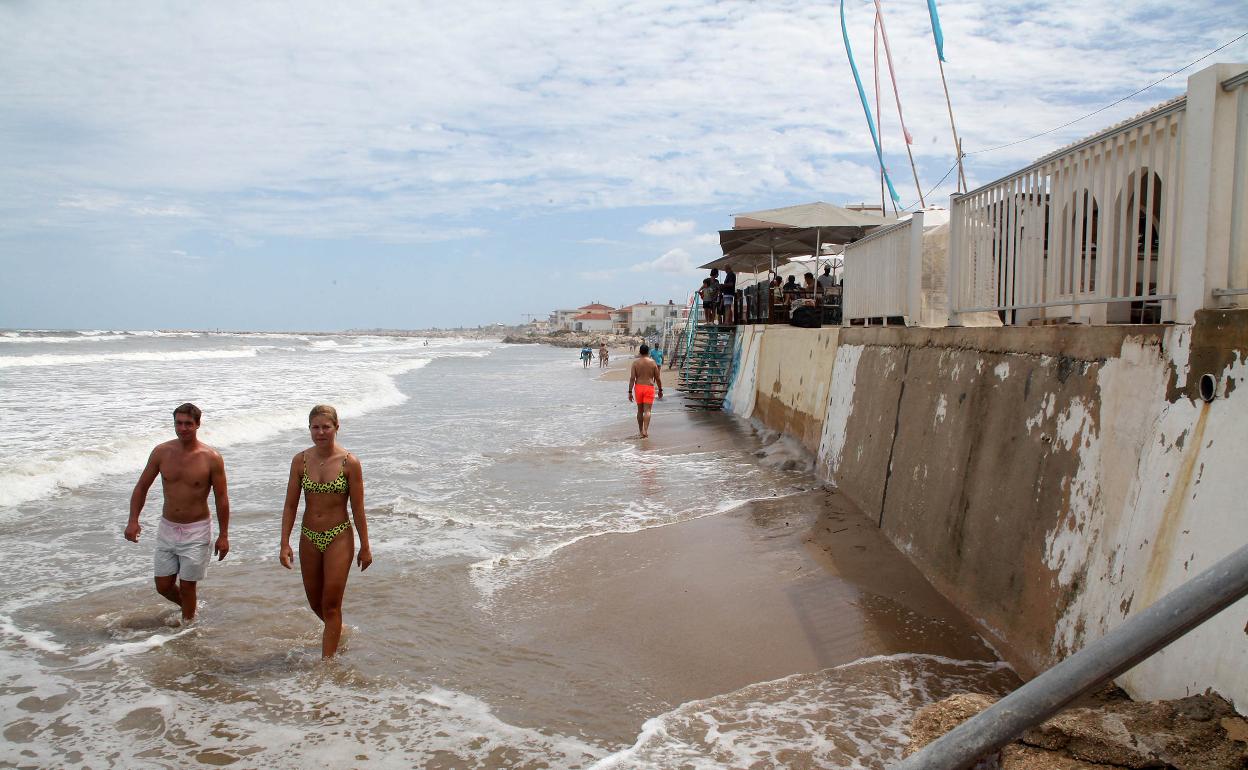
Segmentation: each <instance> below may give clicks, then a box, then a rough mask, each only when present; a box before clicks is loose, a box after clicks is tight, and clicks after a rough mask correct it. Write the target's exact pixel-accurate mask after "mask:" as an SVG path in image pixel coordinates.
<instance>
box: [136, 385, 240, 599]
mask: <svg viewBox="0 0 1248 770" xmlns="http://www.w3.org/2000/svg"><path fill="white" fill-rule="evenodd" d="M200 414H201V412H200V411H199V407H197V406H195V405H194V404H183V405H182V406H179V407H178V408H177V409H175V410H173V428H174V432H175V433H176V434H177V436H178V437H177V438H176V439H174V440H173V441H166V442H165V443H163V444H157V445H156V448H155V449H153V450H152V454H151V456H150V457H149V458H148V459H147V467H146V468H144V469H143V473H142V474H141V475H140V476H139V483H137V484H135V485H134V492H133V493H132V494H131V495H130V522H129V523H128V524H127V525H126V539H127V540H129V541H130V542H132V543H137V542H139V533H140V532H141V531H142V529H143V528H142V527H140V526H139V513H140V512H142V510H143V504H144V503H145V502H147V491H148V490H149V489H151V486H152V482H154V481H155V480H156V475H157V474H160V478H161V485H162V487H163V491H164V497H165V505H164V515H163V516H162V517H161V519H160V527H159V528H158V529H157V530H156V553H155V564H156V592H157V593H159V594H160V595H161V596H163V597H165V598H166V599H168V600H169V601H171V602H173V603H174V604H176V605H178V606H180V607H181V608H182V621H183V622H184V623H185V622H189V621H191V620H193V619H194V618H195V608H196V593H195V590H196V584H197V583H199V581H200V580H202V579H203V578H204V575H205V574H206V573H207V572H208V562H209V561H211V558H210V556H209V553H208V551H209V548H210V544H211V543H212V519H211V517H210V516H209V513H208V489H209V488H211V489H212V494H213V498H214V500H215V502H216V506H217V524H218V527H219V528H220V530H221V531H220V534H219V535H218V536H217V542H216V545H215V546H211V548H212V552H213V553H214V554H216V556H217V560H218V561H220V560H221V559H224V558H225V555H226V554H227V553H229V552H230V539H229V537H228V531H229V528H230V498H229V495H228V494H227V492H226V488H225V462H224V461H223V460H222V459H221V455H220V454H218V453H217V450H215V449H213V448H212V447H210V446H208V445H207V444H201V443H200V442H199V439H198V438H196V434H197V433H198V432H199V418H200Z"/></svg>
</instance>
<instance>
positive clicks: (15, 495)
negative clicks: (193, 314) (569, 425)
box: [0, 347, 455, 509]
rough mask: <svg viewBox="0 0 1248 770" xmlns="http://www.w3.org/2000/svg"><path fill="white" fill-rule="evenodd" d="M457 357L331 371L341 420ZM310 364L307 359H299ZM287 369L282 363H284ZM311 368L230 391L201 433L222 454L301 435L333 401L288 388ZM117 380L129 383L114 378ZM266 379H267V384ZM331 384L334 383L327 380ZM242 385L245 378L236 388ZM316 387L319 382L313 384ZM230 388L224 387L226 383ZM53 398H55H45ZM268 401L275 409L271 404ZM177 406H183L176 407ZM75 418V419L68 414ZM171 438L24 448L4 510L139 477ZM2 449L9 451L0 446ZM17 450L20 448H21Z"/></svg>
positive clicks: (1, 504) (8, 483)
mask: <svg viewBox="0 0 1248 770" xmlns="http://www.w3.org/2000/svg"><path fill="white" fill-rule="evenodd" d="M257 349H258V348H256V347H249V348H243V349H239V350H212V349H210V350H202V351H195V350H191V351H173V352H167V353H156V352H134V353H118V354H101V355H94V354H92V355H78V356H72V355H71V356H60V355H51V354H48V355H40V356H31V357H29V358H26V359H23V358H4V357H0V368H4V367H5V366H12V365H14V364H13V362H15V361H29V360H37V361H39V362H40V364H42V365H45V366H46V365H54V364H56V363H69V362H73V363H91V364H96V365H98V364H108V363H115V362H122V361H125V362H135V361H138V362H146V361H159V362H166V361H197V360H204V359H212V358H239V359H250V358H254V357H255V356H256V353H257ZM447 355H455V354H454V353H452V352H443V353H440V354H427V355H422V356H421V357H418V358H417V357H412V358H398V359H397V360H395V361H383V362H376V363H375V362H371V361H360V362H359V363H358V364H357V365H356V366H355V367H351V368H344V367H335V366H329V367H327V369H328V373H329V374H332V375H334V377H336V381H337V383H338V385H337V386H336V389H335V391H336V392H333V393H332V394H331V395H332V399H333V402H334V403H335V405H336V406H337V407H338V410H339V414H340V415H341V416H342V417H344V418H350V417H357V416H360V415H364V414H367V413H369V412H373V411H376V410H378V409H384V408H387V407H391V406H395V405H398V404H401V403H403V402H404V401H406V400H407V396H406V395H405V394H404V393H402V392H401V391H400V390H399V389H398V387H397V386H396V384H395V381H394V378H395V377H397V376H399V375H402V374H407V373H410V372H413V371H416V370H418V369H421V368H423V367H425V366H427V365H428V364H429V363H430V362H431V361H432V360H433V359H434V358H437V357H442V356H447ZM296 360H300V361H302V360H303V359H302V358H299V359H296ZM279 363H280V362H279ZM306 366H307V364H306V363H305V364H303V365H302V368H299V369H290V368H289V367H287V368H284V369H277V370H275V371H273V372H272V373H266V372H264V371H257V372H256V373H255V375H254V376H253V378H252V379H253V380H255V381H254V382H250V383H241V382H240V383H239V384H245V385H246V386H247V389H245V390H243V389H233V388H228V386H226V387H227V389H224V390H221V391H219V392H218V393H217V395H216V397H215V398H213V399H212V402H211V403H212V404H213V407H212V409H213V412H212V416H211V418H210V419H208V420H206V422H205V425H204V427H203V429H202V430H201V431H200V438H201V440H203V441H204V442H206V443H208V444H209V445H211V446H214V447H216V448H218V449H223V448H226V447H232V446H238V445H246V444H254V443H257V442H261V441H266V440H269V439H271V438H273V437H274V436H277V435H280V434H282V433H284V432H288V431H293V430H300V431H301V430H303V429H304V424H305V421H306V419H307V409H306V403H305V401H306V402H308V403H315V402H317V401H325V400H328V399H327V398H325V397H322V396H324V395H326V394H325V392H324V391H322V392H321V393H320V394H317V393H314V392H309V395H308V397H307V398H304V399H297V398H293V397H291V395H293V394H292V392H291V390H290V389H289V388H288V387H287V386H286V382H287V381H294V382H295V383H300V381H308V380H310V377H311V374H312V373H309V372H307V371H306ZM112 376H113V377H117V376H124V375H118V374H113V375H112ZM262 378H263V379H262ZM322 379H323V380H325V381H328V379H327V378H322ZM228 382H230V383H233V382H238V377H237V376H235V379H234V380H232V381H228ZM312 382H313V383H314V384H316V381H312ZM211 383H212V381H211V380H209V379H204V380H203V381H202V382H201V383H200V387H207V386H210V385H211ZM265 383H267V387H268V388H269V389H270V391H271V393H272V395H270V396H269V397H268V398H267V399H266V400H263V401H261V402H260V403H259V404H256V401H257V387H260V386H264V385H265ZM223 385H224V384H223ZM45 397H46V398H50V396H45ZM64 397H65V399H67V406H68V404H69V403H75V402H76V403H80V404H83V406H82V407H80V408H83V409H87V410H88V411H90V412H92V413H93V415H96V417H95V419H96V421H98V420H99V419H100V418H99V417H98V415H99V414H100V413H101V412H102V411H103V410H104V408H105V405H104V404H101V405H99V406H96V407H92V406H91V405H90V404H88V403H87V402H85V401H84V400H83V398H84V396H83V394H82V393H80V392H78V391H67V392H66V393H65V394H64ZM266 402H267V403H266ZM173 403H177V402H176V401H173ZM67 415H68V412H67ZM126 416H127V415H125V414H124V413H122V414H118V415H117V416H116V418H115V419H117V420H122V419H125V418H126ZM58 427H59V426H54V425H51V424H50V425H48V427H47V431H48V435H49V437H51V436H57V435H58ZM169 438H170V436H169V435H168V434H167V433H165V432H163V431H162V432H160V433H156V432H147V433H141V434H133V433H131V434H126V433H121V434H120V435H118V434H117V432H113V434H112V435H101V436H99V437H98V438H94V439H87V438H83V437H79V438H78V440H77V441H76V442H75V444H73V445H67V446H62V447H59V448H58V447H56V446H55V445H54V444H52V445H49V444H48V443H47V442H46V441H45V442H39V443H32V444H30V446H29V447H25V446H23V447H22V450H21V451H22V453H23V454H24V456H25V459H24V460H23V462H21V463H7V464H4V465H3V466H0V509H3V508H6V507H12V506H16V505H20V504H22V503H26V502H30V501H33V500H40V499H44V498H47V497H49V496H53V495H56V494H59V493H61V492H63V491H65V490H73V489H79V488H81V487H83V486H85V485H87V484H91V483H93V482H95V481H97V480H99V479H101V478H103V477H107V476H113V475H118V474H130V473H136V472H137V471H138V470H140V469H141V468H142V467H143V465H144V463H146V461H147V457H148V454H149V453H150V451H151V449H152V447H153V446H155V445H156V444H157V443H159V442H161V441H165V440H168V439H169ZM0 446H2V444H0ZM14 449H15V450H16V448H14Z"/></svg>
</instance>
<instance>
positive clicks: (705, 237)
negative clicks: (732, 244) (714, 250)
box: [689, 233, 719, 246]
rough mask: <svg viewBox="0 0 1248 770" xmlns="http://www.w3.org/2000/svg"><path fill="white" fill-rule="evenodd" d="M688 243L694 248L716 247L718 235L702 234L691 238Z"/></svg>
mask: <svg viewBox="0 0 1248 770" xmlns="http://www.w3.org/2000/svg"><path fill="white" fill-rule="evenodd" d="M689 242H690V243H692V244H694V245H696V246H718V245H719V233H702V234H701V235H696V236H694V237H693V238H691V239H690V241H689Z"/></svg>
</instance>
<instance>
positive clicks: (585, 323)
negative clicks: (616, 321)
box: [572, 311, 611, 332]
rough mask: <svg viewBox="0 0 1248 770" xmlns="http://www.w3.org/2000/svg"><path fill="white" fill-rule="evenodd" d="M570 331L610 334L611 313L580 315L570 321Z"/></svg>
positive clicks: (599, 312)
mask: <svg viewBox="0 0 1248 770" xmlns="http://www.w3.org/2000/svg"><path fill="white" fill-rule="evenodd" d="M572 331H574V332H610V331H611V313H609V312H605V311H596V312H590V313H581V314H580V315H578V316H575V317H574V318H573V319H572Z"/></svg>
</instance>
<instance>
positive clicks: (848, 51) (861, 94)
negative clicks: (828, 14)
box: [841, 0, 901, 203]
mask: <svg viewBox="0 0 1248 770" xmlns="http://www.w3.org/2000/svg"><path fill="white" fill-rule="evenodd" d="M841 36H842V37H843V38H845V55H846V56H848V57H849V68H850V70H852V71H853V73H854V83H856V84H857V86H858V98H859V99H861V100H862V111H863V112H864V113H865V114H866V116H867V127H868V128H870V129H871V141H872V142H873V143H874V144H875V157H877V158H879V160H880V171H881V172H882V173H883V174H884V182H885V183H886V184H887V185H888V194H889V195H890V196H891V197H892V199H893V203H901V196H900V195H898V194H897V191H896V190H895V189H893V180H892V179H889V177H888V169H887V168H885V167H884V151H883V150H881V149H880V137H879V134H877V133H876V132H875V121H874V120H872V119H871V108H870V107H869V106H867V92H866V91H864V90H863V88H862V78H861V77H859V76H858V65H856V64H854V51H853V49H852V48H850V47H849V31H848V30H847V29H846V27H845V0H841Z"/></svg>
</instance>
